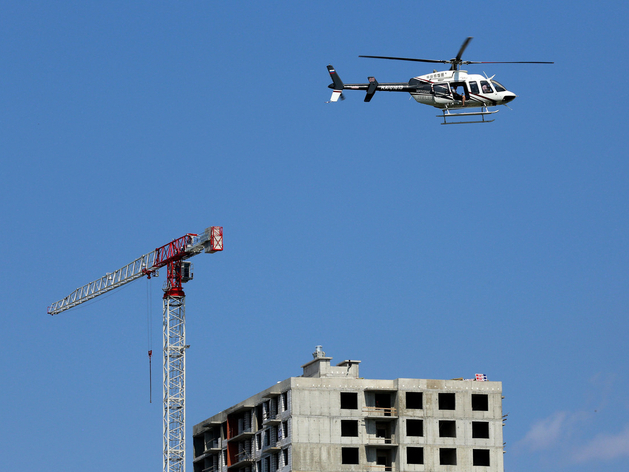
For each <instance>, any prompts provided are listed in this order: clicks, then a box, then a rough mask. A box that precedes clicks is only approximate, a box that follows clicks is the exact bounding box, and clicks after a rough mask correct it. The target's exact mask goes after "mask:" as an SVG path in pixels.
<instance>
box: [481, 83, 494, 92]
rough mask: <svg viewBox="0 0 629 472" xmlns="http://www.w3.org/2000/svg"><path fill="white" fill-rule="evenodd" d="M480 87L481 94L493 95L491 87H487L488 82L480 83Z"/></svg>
mask: <svg viewBox="0 0 629 472" xmlns="http://www.w3.org/2000/svg"><path fill="white" fill-rule="evenodd" d="M480 87H481V88H482V89H483V93H493V90H492V89H491V85H489V82H487V81H486V80H481V81H480Z"/></svg>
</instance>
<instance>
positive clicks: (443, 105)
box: [328, 36, 554, 125]
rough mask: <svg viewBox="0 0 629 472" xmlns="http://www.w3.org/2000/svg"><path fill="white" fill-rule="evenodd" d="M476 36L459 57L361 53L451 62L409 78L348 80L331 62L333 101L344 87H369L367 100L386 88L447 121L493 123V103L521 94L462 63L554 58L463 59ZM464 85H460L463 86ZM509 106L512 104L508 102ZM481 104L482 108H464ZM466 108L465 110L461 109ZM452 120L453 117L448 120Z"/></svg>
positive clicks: (392, 58)
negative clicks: (434, 110)
mask: <svg viewBox="0 0 629 472" xmlns="http://www.w3.org/2000/svg"><path fill="white" fill-rule="evenodd" d="M471 40H472V36H470V37H468V38H467V39H466V40H465V41H464V42H463V45H462V46H461V48H460V49H459V53H458V54H457V55H456V57H455V58H453V59H449V60H433V59H414V58H408V57H390V56H358V57H365V58H371V59H390V60H395V61H414V62H432V63H441V64H450V69H449V70H447V71H437V70H436V69H434V70H433V72H432V73H430V74H425V75H420V76H417V77H413V78H412V79H410V80H409V81H408V82H386V83H379V82H378V81H377V80H376V79H375V77H368V80H369V82H368V83H366V84H344V83H343V81H342V80H341V78H340V77H339V75H338V74H337V73H336V70H335V69H334V67H333V66H332V65H328V72H329V73H330V77H331V78H332V83H331V84H330V85H328V87H329V88H331V89H332V97H331V98H330V100H329V101H328V103H329V102H337V101H338V100H339V99H340V100H344V99H345V96H344V95H343V90H365V91H366V92H367V94H366V95H365V102H369V101H371V99H372V98H373V96H374V94H375V93H376V91H377V90H382V91H384V92H408V93H410V94H411V97H412V98H414V99H415V101H417V102H418V103H421V104H423V105H430V106H433V107H435V108H438V109H440V110H441V113H442V114H441V115H436V116H437V117H438V118H443V123H441V124H444V125H449V124H466V123H491V122H492V121H494V120H493V119H491V120H490V119H486V117H488V116H489V115H493V114H494V113H498V111H500V110H490V109H489V107H494V106H498V105H505V106H507V103H509V102H511V101H512V100H514V99H515V98H516V97H517V95H516V94H515V93H513V92H510V91H509V90H507V89H506V87H505V86H504V85H502V84H501V83H500V82H498V81H496V80H494V77H495V76H494V75H492V76H491V77H487V76H486V75H485V76H482V75H480V74H468V72H467V71H465V70H461V69H460V66H461V65H467V64H554V62H540V61H515V62H512V61H509V62H477V61H464V60H462V59H461V57H462V56H463V52H465V49H466V48H467V46H468V44H469V43H470V41H471ZM459 87H460V89H459ZM507 107H508V106H507ZM474 108H480V111H464V110H466V109H474ZM460 110H463V111H460ZM468 117H480V120H476V121H469V120H468V119H467V118H468ZM448 120H450V121H448Z"/></svg>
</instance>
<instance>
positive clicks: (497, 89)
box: [491, 80, 507, 92]
mask: <svg viewBox="0 0 629 472" xmlns="http://www.w3.org/2000/svg"><path fill="white" fill-rule="evenodd" d="M491 83H492V84H494V88H495V89H496V92H506V91H507V89H506V88H504V87H503V86H502V85H501V84H500V82H496V81H495V80H492V81H491Z"/></svg>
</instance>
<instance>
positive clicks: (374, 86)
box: [365, 77, 378, 102]
mask: <svg viewBox="0 0 629 472" xmlns="http://www.w3.org/2000/svg"><path fill="white" fill-rule="evenodd" d="M376 90H378V81H377V80H376V78H375V77H369V86H368V87H367V95H365V101H366V102H370V101H371V99H372V98H373V94H374V93H376Z"/></svg>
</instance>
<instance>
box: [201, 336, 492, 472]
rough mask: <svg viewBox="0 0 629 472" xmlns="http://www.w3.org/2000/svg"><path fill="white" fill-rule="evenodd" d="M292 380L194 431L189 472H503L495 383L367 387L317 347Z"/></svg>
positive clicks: (349, 367) (353, 368)
mask: <svg viewBox="0 0 629 472" xmlns="http://www.w3.org/2000/svg"><path fill="white" fill-rule="evenodd" d="M313 357H314V359H313V360H312V361H310V362H308V363H307V364H305V365H303V366H302V368H303V375H302V376H301V377H291V378H289V379H286V380H284V381H283V382H278V383H277V384H275V385H273V386H272V387H270V388H268V389H266V390H264V391H262V392H260V393H258V394H257V395H254V396H253V397H251V398H248V399H246V400H244V401H242V402H240V403H238V404H236V405H234V406H232V407H231V408H228V409H227V410H224V411H222V412H220V413H218V414H216V415H214V416H212V417H210V418H208V419H207V420H205V421H202V422H201V423H199V424H197V425H195V426H194V430H193V441H194V472H290V471H294V472H345V471H347V472H357V471H373V472H379V471H382V472H385V471H399V472H406V471H408V472H424V471H426V472H428V471H475V472H503V470H504V467H503V457H502V456H503V441H502V383H501V382H477V381H469V380H426V379H395V380H370V379H362V378H360V377H359V375H358V367H359V364H360V361H356V360H346V361H343V362H341V363H340V364H338V365H336V366H333V365H331V364H330V361H331V359H332V358H331V357H326V356H325V353H324V352H323V351H321V349H320V347H317V351H316V352H315V353H314V354H313Z"/></svg>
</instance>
